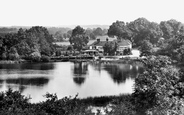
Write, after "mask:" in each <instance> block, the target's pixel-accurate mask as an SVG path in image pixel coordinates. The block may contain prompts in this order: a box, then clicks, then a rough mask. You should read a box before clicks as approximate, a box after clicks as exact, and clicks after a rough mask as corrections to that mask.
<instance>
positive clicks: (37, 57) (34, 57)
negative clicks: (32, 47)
mask: <svg viewBox="0 0 184 115" xmlns="http://www.w3.org/2000/svg"><path fill="white" fill-rule="evenodd" d="M30 60H32V61H33V62H39V61H40V60H41V54H40V52H33V53H31V54H30Z"/></svg>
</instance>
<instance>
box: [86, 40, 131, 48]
mask: <svg viewBox="0 0 184 115" xmlns="http://www.w3.org/2000/svg"><path fill="white" fill-rule="evenodd" d="M106 42H107V41H95V42H93V43H92V44H91V45H90V46H104V45H105V43H106ZM109 42H117V43H118V46H129V45H131V44H132V43H131V42H130V40H125V39H124V40H121V41H117V40H114V41H109Z"/></svg>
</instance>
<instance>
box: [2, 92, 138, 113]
mask: <svg viewBox="0 0 184 115" xmlns="http://www.w3.org/2000/svg"><path fill="white" fill-rule="evenodd" d="M45 97H46V98H47V99H46V101H43V102H39V103H30V102H29V100H30V99H29V98H27V97H25V96H23V95H21V94H20V92H18V91H12V90H11V89H9V90H8V91H6V92H1V93H0V105H1V106H0V114H3V115H17V114H18V115H25V114H26V115H94V114H95V113H96V114H102V111H103V113H104V114H106V115H137V114H136V112H135V109H134V106H133V105H132V103H131V100H132V97H131V95H121V96H108V97H95V98H92V97H91V98H86V99H78V98H77V96H75V97H74V98H72V97H64V98H62V99H58V98H57V95H55V94H46V95H45ZM99 108H101V109H99ZM94 109H96V111H94Z"/></svg>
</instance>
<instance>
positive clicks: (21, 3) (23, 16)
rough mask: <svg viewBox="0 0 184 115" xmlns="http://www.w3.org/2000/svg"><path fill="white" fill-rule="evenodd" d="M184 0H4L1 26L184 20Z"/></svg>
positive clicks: (0, 3) (2, 1)
mask: <svg viewBox="0 0 184 115" xmlns="http://www.w3.org/2000/svg"><path fill="white" fill-rule="evenodd" d="M183 3H184V1H183V0H0V26H66V25H111V24H112V23H113V22H115V21H117V20H119V21H124V22H130V21H134V20H136V19H137V18H140V17H144V18H146V19H148V20H149V21H151V22H157V23H160V21H167V20H170V19H176V20H177V21H180V22H182V23H183V22H184V4H183Z"/></svg>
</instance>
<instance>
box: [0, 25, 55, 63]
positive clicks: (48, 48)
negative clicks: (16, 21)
mask: <svg viewBox="0 0 184 115" xmlns="http://www.w3.org/2000/svg"><path fill="white" fill-rule="evenodd" d="M52 42H53V37H52V35H50V34H49V32H48V30H47V29H46V28H44V27H40V26H35V27H32V28H30V29H28V30H23V29H22V28H20V29H19V30H18V32H17V33H7V34H5V35H3V36H0V52H1V54H3V55H2V56H1V59H10V60H17V59H19V58H24V59H28V58H29V56H30V55H32V53H33V52H39V53H40V54H42V55H47V56H50V55H52V54H53V52H54V47H53V45H52ZM5 54H6V56H5ZM30 59H35V58H30Z"/></svg>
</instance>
